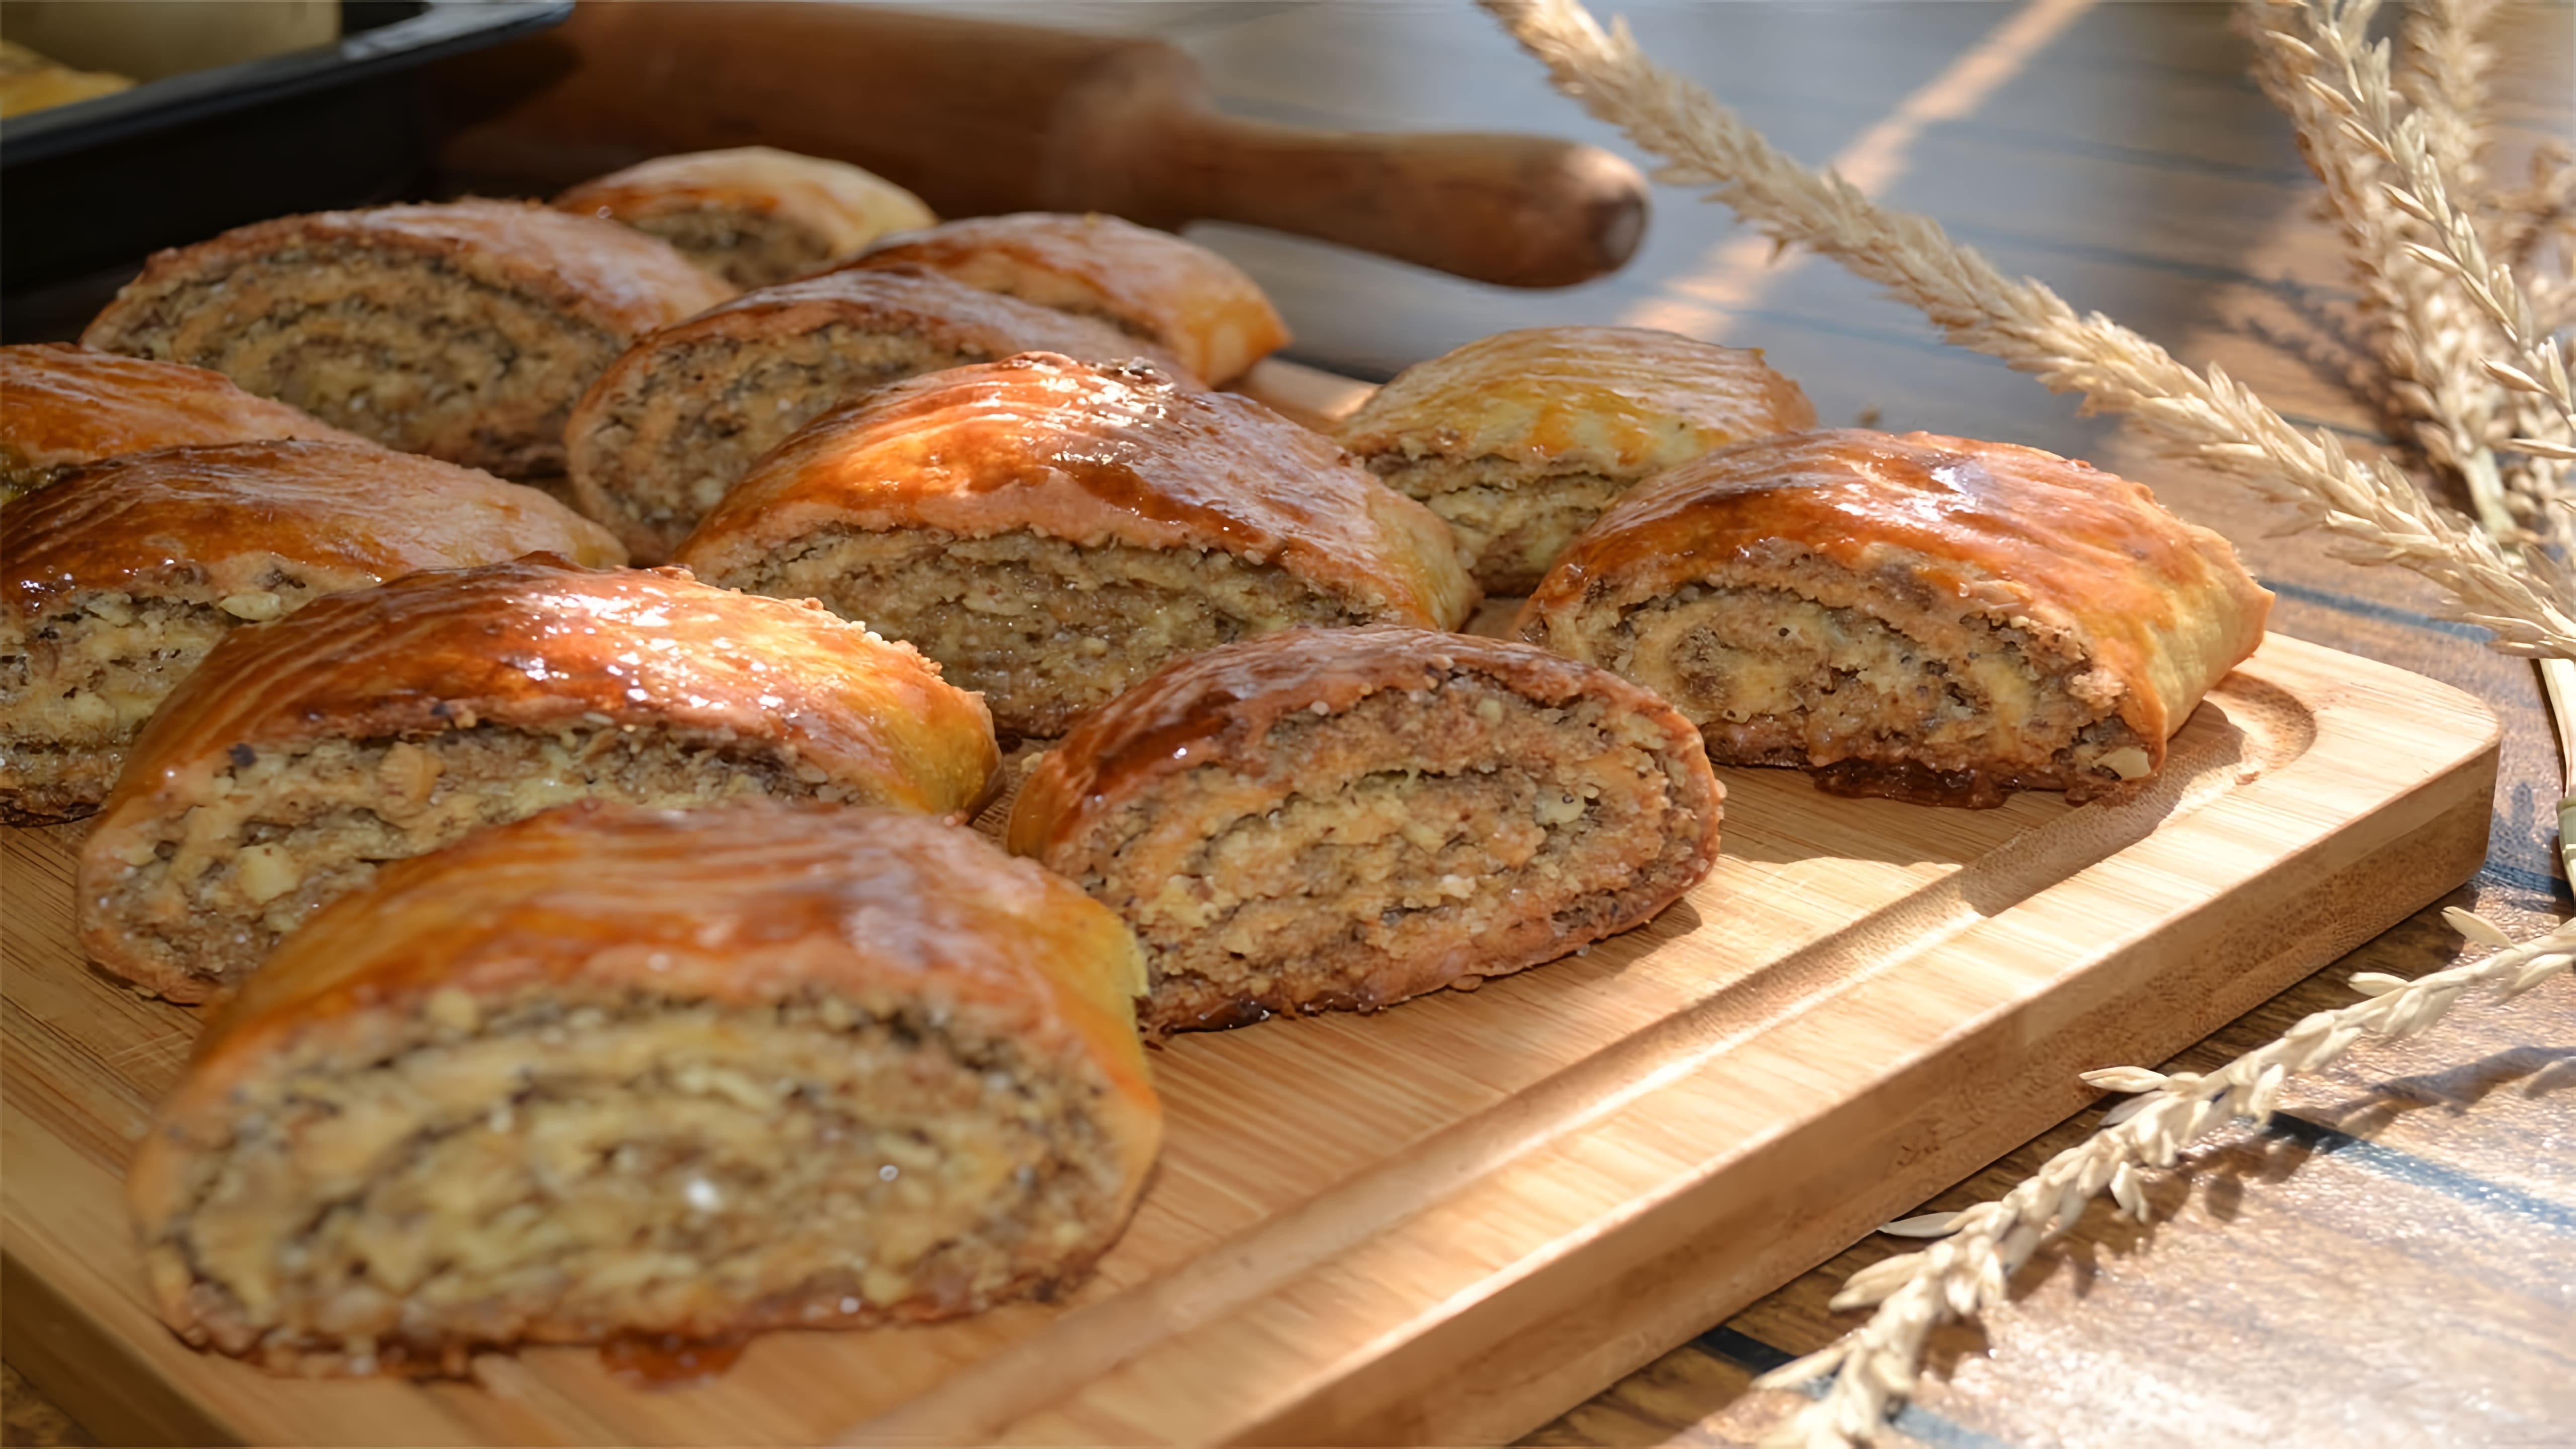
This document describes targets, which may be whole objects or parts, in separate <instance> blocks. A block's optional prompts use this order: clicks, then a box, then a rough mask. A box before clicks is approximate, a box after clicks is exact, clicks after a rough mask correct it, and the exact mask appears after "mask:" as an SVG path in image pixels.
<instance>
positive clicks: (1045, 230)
mask: <svg viewBox="0 0 2576 1449" xmlns="http://www.w3.org/2000/svg"><path fill="white" fill-rule="evenodd" d="M848 265H850V266H854V267H901V266H916V267H927V268H929V269H930V270H932V271H935V272H944V273H946V274H947V275H949V276H951V277H954V278H956V279H957V280H958V281H961V282H964V283H965V284H966V285H968V286H970V287H980V288H982V289H984V290H985V291H988V292H1001V293H1004V294H1006V295H1008V296H1013V297H1018V298H1021V299H1023V300H1026V301H1030V302H1035V303H1037V304H1038V305H1039V306H1042V307H1055V308H1059V309H1061V310H1063V311H1067V312H1077V313H1081V314H1084V315H1086V316H1093V317H1100V318H1103V319H1106V320H1107V321H1109V322H1111V323H1112V324H1114V325H1116V326H1118V327H1121V328H1124V329H1125V330H1127V331H1129V332H1131V333H1134V334H1135V335H1136V336H1139V337H1142V338H1145V339H1146V340H1148V341H1150V342H1152V343H1154V344H1155V345H1156V346H1158V347H1161V348H1163V349H1164V350H1165V351H1167V352H1169V353H1171V354H1172V355H1173V356H1174V357H1177V358H1179V359H1180V361H1181V365H1182V366H1184V367H1186V368H1188V369H1189V370H1190V371H1191V372H1192V373H1193V374H1195V375H1196V376H1199V377H1202V378H1205V379H1206V380H1207V381H1208V382H1210V383H1212V384H1218V385H1222V384H1224V383H1228V382H1232V381H1233V380H1234V379H1236V378H1237V377H1240V376H1242V375H1243V374H1244V373H1246V372H1248V371H1250V370H1251V368H1252V365H1253V364H1254V363H1256V362H1259V361H1260V360H1261V359H1262V358H1264V357H1267V356H1269V355H1270V354H1271V353H1273V352H1276V351H1278V350H1279V349H1280V348H1281V347H1284V346H1286V345H1287V343H1288V328H1287V326H1286V324H1284V323H1282V322H1281V321H1280V320H1279V313H1278V310H1277V309H1276V308H1274V307H1272V306H1271V305H1270V299H1269V298H1268V297H1265V296H1263V295H1262V293H1261V288H1260V287H1259V286H1257V285H1255V284H1254V282H1253V280H1252V279H1251V278H1250V277H1247V276H1245V275H1244V274H1243V271H1242V269H1241V268H1239V267H1237V266H1235V264H1234V263H1232V262H1229V261H1227V260H1226V259H1225V258H1223V257H1221V256H1218V255H1217V254H1216V253H1214V252H1212V251H1209V250H1208V249H1207V248H1205V247H1203V246H1199V245H1197V244H1196V243H1193V242H1187V241H1183V240H1182V239H1181V238H1179V237H1176V236H1174V235H1172V234H1171V233H1169V232H1161V231H1155V230H1153V229H1151V228H1149V227H1141V226H1138V225H1136V224H1135V223H1134V222H1131V221H1121V220H1119V219H1118V218H1117V217H1114V216H1097V215H1090V216H1074V215H1067V214H1063V213H1058V212H1045V211H1025V212H1017V213H1014V214H1012V215H1009V216H978V217H972V218H969V219H967V220H965V221H952V222H947V223H945V224H943V225H940V226H935V227H932V228H931V229H930V230H928V231H924V232H917V233H914V234H911V235H908V236H896V237H889V238H887V239H886V240H885V241H882V242H879V243H878V244H877V245H875V246H873V247H870V248H869V249H868V250H867V252H866V253H864V254H863V255H861V256H860V257H858V258H857V259H856V260H855V261H852V262H850V263H848Z"/></svg>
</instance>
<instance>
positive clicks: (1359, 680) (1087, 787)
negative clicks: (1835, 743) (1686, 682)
mask: <svg viewBox="0 0 2576 1449" xmlns="http://www.w3.org/2000/svg"><path fill="white" fill-rule="evenodd" d="M1458 674H1481V675H1484V676H1486V677H1488V678H1490V679H1493V680H1495V681H1497V682H1499V683H1501V684H1502V685H1503V686H1504V687H1506V688H1508V689H1510V690H1511V691H1512V692H1513V693H1515V694H1518V695H1520V696H1522V697H1523V698H1525V699H1531V700H1536V701H1539V702H1541V703H1543V704H1545V705H1548V706H1550V707H1555V706H1559V705H1563V704H1567V703H1570V702H1571V701H1573V700H1575V699H1576V698H1578V697H1583V696H1598V697H1603V698H1607V699H1609V700H1611V701H1612V702H1613V703H1615V704H1619V705H1622V706H1625V707H1626V708H1628V709H1631V710H1634V711H1635V712H1637V713H1639V714H1641V715H1645V716H1648V717H1650V718H1655V719H1659V720H1662V721H1664V722H1666V724H1667V725H1668V727H1669V728H1668V733H1669V734H1670V735H1671V736H1672V739H1673V743H1674V746H1675V748H1676V749H1678V750H1680V751H1682V752H1683V753H1684V754H1685V755H1687V756H1689V757H1691V758H1694V759H1700V760H1702V761H1703V763H1702V764H1701V765H1700V767H1699V768H1700V769H1701V770H1702V771H1703V772H1704V771H1705V770H1706V768H1707V767H1706V764H1705V757H1704V756H1703V755H1702V754H1701V749H1700V743H1699V732H1698V731H1697V730H1696V729H1694V728H1692V726H1691V725H1690V723H1689V722H1688V721H1686V720H1684V719H1683V718H1682V717H1681V716H1680V715H1678V714H1676V713H1675V712H1674V711H1673V707H1672V706H1671V705H1669V704H1666V703H1665V702H1664V700H1663V698H1662V697H1661V696H1660V695H1657V694H1656V693H1654V692H1653V691H1652V690H1649V689H1647V688H1645V687H1644V686H1642V685H1638V684H1633V683H1631V682H1629V681H1628V680H1625V679H1622V678H1620V677H1619V676H1617V675H1615V674H1612V673H1610V672H1609V671H1608V670H1606V669H1599V668H1595V667H1594V666H1592V665H1589V664H1583V663H1578V662H1577V661H1575V660H1572V659H1568V658H1565V657H1564V656H1562V655H1558V654H1551V653H1549V652H1548V651H1547V650H1544V649H1541V648H1538V647H1537V646H1535V645H1530V644H1521V643H1516V642H1512V641H1508V640H1501V639H1485V638H1480V637H1478V636H1476V635H1472V634H1444V633H1436V632H1433V631H1430V630H1425V629H1405V628H1362V629H1318V628H1312V627H1305V628H1296V629H1287V630H1282V631H1281V632H1279V633H1276V634H1266V635H1263V636H1262V637H1260V638H1258V639H1247V640H1244V641H1242V642H1240V643H1236V644H1229V645H1227V646H1225V647H1224V648H1222V649H1216V650H1211V651H1209V652H1208V653H1205V654H1194V655H1191V656H1189V657H1187V658H1184V659H1178V660H1174V661H1173V662H1172V663H1170V664H1168V665H1166V666H1164V667H1163V668H1162V669H1161V670H1159V671H1157V672H1156V673H1155V674H1154V675H1153V676H1152V677H1151V678H1148V679H1146V680H1145V681H1144V682H1143V683H1141V684H1138V685H1137V686H1136V687H1135V688H1133V689H1130V690H1128V691H1127V692H1126V693H1125V694H1122V695H1120V696H1118V697H1117V698H1116V699H1114V700H1111V701H1110V702H1109V703H1107V704H1105V705H1102V706H1101V707H1100V708H1098V709H1095V710H1093V711H1091V712H1090V713H1088V714H1086V715H1084V716H1083V717H1082V718H1081V720H1080V721H1079V722H1077V723H1076V724H1075V725H1074V727H1073V729H1072V730H1071V731H1070V732H1068V733H1067V734H1066V735H1065V737H1064V739H1063V740H1062V741H1061V742H1060V743H1058V744H1057V745H1056V746H1055V748H1053V749H1051V750H1049V751H1047V753H1046V754H1045V756H1043V757H1042V758H1041V759H1040V760H1039V761H1038V764H1037V767H1036V768H1035V769H1033V770H1032V771H1030V772H1029V777H1028V780H1027V781H1026V782H1025V783H1024V784H1023V785H1022V786H1021V788H1020V794H1019V798H1018V799H1017V800H1015V801H1013V802H1012V806H1011V824H1010V835H1009V843H1010V847H1011V850H1012V851H1013V853H1015V854H1019V855H1029V856H1037V857H1040V858H1044V857H1045V856H1046V855H1047V853H1048V852H1049V851H1051V850H1054V849H1056V848H1058V847H1060V846H1061V845H1063V844H1064V843H1065V842H1066V841H1068V840H1070V839H1072V838H1073V837H1074V836H1076V835H1078V834H1079V833H1080V832H1081V831H1082V830H1083V829H1084V828H1085V827H1086V826H1087V825H1088V824H1089V823H1090V822H1092V821H1095V820H1097V819H1098V818H1099V817H1100V816H1101V815H1102V814H1103V813H1104V812H1107V811H1112V810H1116V809H1118V808H1119V807H1120V806H1121V805H1123V804H1125V803H1126V802H1127V801H1128V800H1130V799H1133V798H1134V797H1135V796H1136V795H1137V794H1139V793H1141V792H1142V791H1144V790H1146V789H1148V788H1150V787H1152V786H1153V784H1154V783H1155V782H1156V781H1158V780H1161V779H1163V778H1164V777H1166V776H1170V775H1177V774H1181V773H1183V772H1185V771H1189V770H1194V769H1198V768H1200V767H1202V766H1209V765H1213V766H1218V767H1221V768H1225V769H1231V770H1236V771H1240V772H1243V773H1246V774H1251V775H1260V774H1263V773H1266V772H1267V771H1269V770H1270V769H1272V768H1273V766H1274V764H1275V762H1274V761H1273V760H1272V759H1271V758H1270V757H1269V755H1268V753H1267V747H1266V745H1265V741H1266V739H1267V737H1268V735H1269V733H1270V730H1271V727H1272V726H1273V725H1276V724H1277V723H1278V722H1279V721H1280V720H1281V719H1283V718H1285V717H1287V716H1289V715H1293V714H1297V713H1299V712H1301V711H1305V710H1313V711H1315V712H1316V713H1317V714H1322V715H1331V714H1339V713H1341V712H1343V711H1344V710H1347V709H1349V708H1350V707H1351V706H1352V705H1354V704H1356V703H1358V702H1359V701H1360V700H1362V699H1364V698H1366V697H1368V696H1369V695H1372V694H1376V693H1379V692H1381V691H1384V690H1389V689H1407V690H1410V689H1426V688H1430V687H1433V686H1435V685H1437V684H1438V683H1439V682H1440V681H1441V680H1442V679H1444V678H1448V677H1451V676H1454V675H1458ZM1711 789H1712V791H1714V789H1715V787H1714V785H1712V787H1711ZM1710 849H1711V850H1712V851H1713V850H1714V849H1715V839H1714V836H1713V835H1712V837H1711V842H1710Z"/></svg>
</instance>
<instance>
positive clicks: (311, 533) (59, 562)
mask: <svg viewBox="0 0 2576 1449" xmlns="http://www.w3.org/2000/svg"><path fill="white" fill-rule="evenodd" d="M137 365H138V366H149V365H150V364H137ZM536 552H547V553H556V554H561V555H564V556H566V557H569V558H573V559H577V560H579V561H581V562H583V563H589V564H619V563H623V562H625V560H626V552H625V550H624V549H622V548H619V547H618V545H617V540H615V539H613V538H611V537H609V536H608V533H607V531H606V530H604V529H602V528H601V527H600V526H599V525H597V524H595V523H593V522H591V521H590V520H589V519H586V518H583V517H581V516H580V515H579V514H576V513H574V512H573V511H572V510H571V509H569V508H566V507H564V506H563V505H562V504H560V503H557V502H555V501H554V500H553V499H551V498H548V497H546V496H545V495H544V494H542V493H539V492H537V491H536V490H535V489H533V488H522V487H520V486H518V485H517V484H515V483H504V482H502V481H501V480H500V479H498V478H495V477H492V476H491V475H490V474H488V473H477V472H475V471H474V470H472V469H470V468H459V467H456V466H455V465H453V464H449V463H441V462H438V461H436V460H435V459H430V458H418V457H413V456H411V455H410V454H407V453H396V452H392V451H390V450H388V449H385V448H379V447H377V446H376V445H375V444H373V443H369V442H365V441H362V440H360V439H356V438H351V439H349V440H348V441H346V442H299V441H280V442H269V443H234V444H228V445H223V446H217V447H203V448H169V449H163V450H161V451H158V452H150V453H136V454H133V455H131V456H129V457H124V458H114V459H110V460H108V461H106V462H102V463H96V464H93V465H91V466H89V467H87V468H83V469H78V470H75V471H74V472H72V473H71V474H70V475H69V476H67V477H65V478H64V479H63V480H62V481H61V482H60V483H58V484H56V485H55V486H54V487H51V488H48V489H46V490H44V491H43V492H41V493H38V494H35V495H33V496H31V497H27V498H21V499H19V500H17V501H16V502H13V503H10V504H8V505H7V506H6V507H5V509H0V819H5V820H7V821H8V822H9V823H10V824H12V825H36V824H46V823H50V822H53V821H59V820H69V819H74V818H77V817H79V816H82V815H86V814H88V813H90V811H92V810H93V809H95V808H97V806H98V803H99V802H100V801H101V800H104V799H106V798H107V792H108V789H109V787H111V786H113V785H114V784H115V783H116V777H117V772H118V771H119V769H121V768H122V767H123V764H124V759H125V751H126V747H127V746H128V745H130V744H131V743H132V742H133V740H134V736H135V734H136V732H137V731H139V730H141V729H142V728H143V722H144V721H145V720H146V719H149V718H150V717H151V715H152V712H153V710H154V709H156V708H158V707H159V706H160V703H161V701H162V699H163V698H164V697H165V696H167V695H168V694H169V693H170V691H171V690H172V689H174V688H175V687H177V685H178V684H179V682H180V681H181V680H183V679H185V678H187V677H188V675H189V674H190V672H192V671H193V670H195V669H196V667H197V665H198V663H199V662H200V661H202V660H203V659H204V658H205V657H206V652H207V651H208V650H210V649H212V648H213V647H214V646H215V644H216V642H217V641H218V640H220V639H222V638H223V637H224V636H225V635H226V634H227V633H229V632H230V631H232V630H233V629H235V628H238V627H239V626H241V625H242V624H245V623H252V622H256V621H259V620H264V619H275V618H279V617H282V616H284V615H287V614H291V613H293V612H295V611H296V610H298V609H300V608H303V607H304V606H305V605H306V604H309V603H311V602H313V601H314V600H316V599H319V598H322V597H324V596H326V595H330V594H339V593H346V592H348V591H350V590H352V589H365V588H372V587H374V586H375V585H377V584H380V583H383V582H384V581H386V580H388V579H394V578H400V577H401V576H403V575H405V574H412V573H418V572H420V571H421V570H423V569H448V568H460V567H463V566H466V565H469V564H487V563H498V562H501V561H502V560H505V559H513V558H517V557H519V556H520V555H521V554H526V553H536ZM324 647H325V650H326V652H327V649H328V646H324Z"/></svg>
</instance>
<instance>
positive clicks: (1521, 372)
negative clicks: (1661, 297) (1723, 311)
mask: <svg viewBox="0 0 2576 1449" xmlns="http://www.w3.org/2000/svg"><path fill="white" fill-rule="evenodd" d="M1815 425H1816V410H1815V409H1814V408H1813V407H1812V406H1810V405H1809V404H1808V402H1807V395H1806V394H1805V393H1804V392H1801V391H1799V389H1798V385H1797V384H1796V383H1794V382H1791V381H1790V380H1789V379H1787V378H1785V377H1783V376H1781V375H1780V374H1779V373H1777V372H1774V371H1772V370H1771V368H1770V367H1768V366H1766V365H1765V364H1764V363H1763V361H1762V353H1761V351H1760V349H1758V348H1741V347H1719V346H1716V345H1714V344H1712V343H1707V342H1701V341H1699V340H1697V339H1695V338H1690V337H1683V336H1680V335H1678V334H1676V333H1672V332H1658V331H1653V330H1650V329H1647V328H1640V327H1530V328H1524V329H1522V330H1520V331H1516V332H1498V333H1496V334H1494V335H1493V336H1491V337H1485V338H1480V339H1478V340H1477V341H1474V342H1470V343H1468V344H1467V345H1466V346H1464V347H1461V348H1459V349H1457V350H1456V351H1454V352H1449V353H1446V354H1443V355H1442V356H1439V357H1435V358H1433V359H1431V360H1430V361H1429V362H1424V363H1418V364H1416V365H1414V366H1412V367H1408V368H1406V369H1405V370H1404V371H1403V372H1401V373H1399V374H1397V375H1396V377H1395V380H1394V381H1392V382H1390V383H1388V384H1387V385H1386V386H1384V387H1382V388H1380V389H1378V390H1377V393H1376V394H1375V395H1374V396H1372V397H1371V398H1370V399H1369V400H1368V401H1367V402H1366V403H1365V404H1363V405H1362V406H1361V407H1360V410H1359V411H1358V412H1356V413H1354V414H1352V415H1351V416H1350V418H1349V419H1347V420H1346V421H1344V422H1343V423H1342V425H1341V427H1340V428H1339V429H1338V430H1337V431H1338V432H1339V434H1340V436H1341V439H1342V442H1343V443H1344V445H1346V446H1347V447H1349V448H1350V450H1351V451H1352V452H1354V453H1357V454H1359V455H1361V456H1362V457H1371V456H1374V455H1376V454H1380V453H1399V454H1402V455H1404V456H1406V457H1410V458H1420V457H1442V458H1458V459H1473V458H1488V457H1498V458H1503V459H1506V460H1509V461H1511V462H1515V463H1555V464H1564V465H1569V466H1575V467H1583V468H1591V469H1596V470H1598V471H1601V472H1604V473H1608V474H1611V475H1613V476H1618V477H1628V476H1634V475H1635V474H1638V473H1641V472H1658V471H1661V470H1662V469H1665V468H1669V467H1671V466H1672V465H1674V464H1675V463H1679V462H1681V461H1682V460H1684V459H1686V458H1692V457H1696V456H1698V455H1699V454H1701V453H1704V452H1707V451H1708V450H1709V449H1711V448H1715V447H1721V446H1723V445H1725V444H1727V443H1732V442H1737V441H1740V440H1742V439H1745V438H1754V437H1760V436H1762V435H1763V434H1765V433H1778V432H1786V431H1790V430H1793V429H1800V428H1812V427H1814V426H1815Z"/></svg>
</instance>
